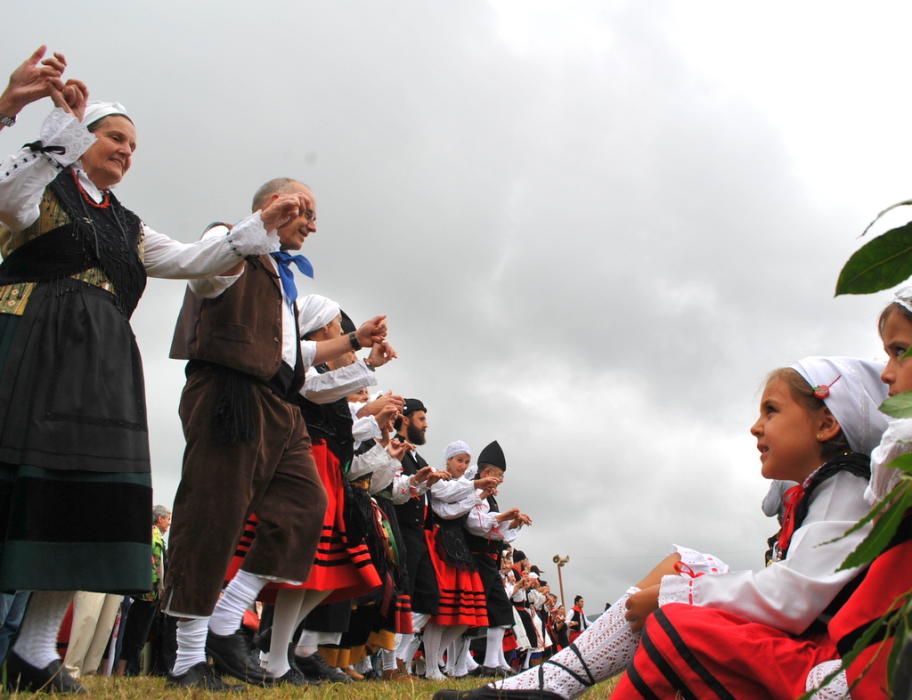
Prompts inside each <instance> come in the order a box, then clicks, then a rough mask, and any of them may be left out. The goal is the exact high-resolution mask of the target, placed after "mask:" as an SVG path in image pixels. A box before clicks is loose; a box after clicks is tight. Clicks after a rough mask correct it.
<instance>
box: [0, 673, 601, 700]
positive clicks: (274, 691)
mask: <svg viewBox="0 0 912 700" xmlns="http://www.w3.org/2000/svg"><path fill="white" fill-rule="evenodd" d="M83 684H84V685H85V686H86V688H88V690H89V693H90V694H91V697H93V698H121V699H122V700H140V699H142V700H146V699H147V698H201V697H207V696H210V695H214V694H212V693H204V692H202V691H183V692H178V691H174V690H170V689H168V688H166V687H165V681H164V679H163V678H153V677H149V676H140V677H138V678H101V677H89V678H85V679H83ZM478 685H480V683H479V682H478V680H477V679H471V680H461V681H448V682H445V683H432V682H430V681H426V680H423V679H420V678H418V679H415V680H409V681H399V682H380V681H363V682H360V683H346V684H344V685H343V684H339V683H334V684H327V685H321V686H318V687H312V688H309V689H308V690H307V691H306V697H307V698H310V699H311V700H347V699H348V698H355V699H363V700H424V699H426V698H430V697H431V696H432V695H433V694H434V692H435V691H437V690H440V689H441V688H460V689H469V688H475V687H477V686H478ZM612 686H613V682H612V681H608V682H605V683H600V684H599V685H597V686H596V687H594V688H591V689H590V690H589V691H588V692H587V693H586V694H585V695H584V696H583V697H584V698H586V700H596V698H598V699H599V700H602V699H603V698H605V697H607V695H608V691H609V690H610V689H611V687H612ZM302 695H304V693H302V691H301V689H300V688H294V687H280V688H268V689H265V688H253V687H250V688H249V691H248V692H247V693H246V694H244V695H243V696H241V697H246V698H257V699H259V698H263V699H264V700H265V699H267V698H269V699H270V700H284V699H285V698H288V699H289V700H290V699H291V698H300V697H302ZM9 697H13V698H25V697H47V696H39V695H35V694H31V693H14V694H12V695H10V696H9ZM220 697H221V696H220Z"/></svg>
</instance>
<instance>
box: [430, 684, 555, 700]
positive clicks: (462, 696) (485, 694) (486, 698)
mask: <svg viewBox="0 0 912 700" xmlns="http://www.w3.org/2000/svg"><path fill="white" fill-rule="evenodd" d="M434 700H563V697H562V696H560V695H558V694H557V693H552V692H551V691H549V690H498V689H497V688H491V687H489V686H483V687H481V688H475V689H474V690H438V691H437V692H436V693H434Z"/></svg>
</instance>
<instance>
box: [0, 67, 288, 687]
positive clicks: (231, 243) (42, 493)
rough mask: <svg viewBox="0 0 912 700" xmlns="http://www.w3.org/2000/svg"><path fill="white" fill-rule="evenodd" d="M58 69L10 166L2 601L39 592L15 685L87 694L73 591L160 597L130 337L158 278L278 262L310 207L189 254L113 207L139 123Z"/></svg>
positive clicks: (264, 214) (3, 172)
mask: <svg viewBox="0 0 912 700" xmlns="http://www.w3.org/2000/svg"><path fill="white" fill-rule="evenodd" d="M55 56H57V57H59V59H58V61H57V62H56V63H55V65H54V66H51V68H50V69H49V68H48V67H47V66H45V67H44V69H43V73H38V72H40V71H41V70H42V68H41V66H40V64H37V62H36V61H33V60H32V59H34V58H35V57H34V56H33V57H32V59H29V61H32V62H31V63H29V61H27V62H26V64H28V65H26V64H23V66H26V70H25V71H23V67H20V68H19V69H17V71H16V72H15V73H14V74H13V77H12V78H11V82H10V87H9V88H8V89H7V92H10V91H12V92H14V93H16V94H20V95H26V96H27V97H26V98H25V101H35V100H37V99H40V98H42V97H44V96H48V97H50V98H51V100H52V101H53V103H54V109H53V111H52V112H51V113H50V115H48V117H47V119H46V120H45V121H44V124H43V126H42V128H41V134H40V137H39V139H38V140H35V141H33V142H32V143H29V144H27V145H26V146H24V147H23V148H22V150H20V151H19V152H18V153H16V154H15V155H13V156H10V157H9V158H7V159H6V160H5V161H3V162H2V163H0V224H2V225H0V253H2V255H3V263H2V264H0V590H7V591H8V590H32V591H36V593H34V594H33V595H32V598H31V603H30V605H29V609H28V611H27V613H26V617H25V620H24V622H23V625H22V629H21V633H20V636H19V639H18V641H17V642H16V644H15V646H14V647H13V649H12V651H11V652H10V655H9V661H8V671H9V679H10V684H11V685H12V686H14V687H18V688H20V689H23V690H25V689H28V690H39V689H44V690H53V691H56V692H83V688H82V687H81V686H80V685H79V683H77V682H76V681H75V680H73V679H72V678H70V677H69V676H68V675H67V673H66V671H65V670H64V669H62V668H61V664H60V659H59V657H58V655H57V650H56V635H57V630H58V627H59V625H60V622H61V619H62V618H63V615H64V613H65V611H66V608H67V606H68V604H69V603H70V601H71V599H72V595H73V593H72V592H73V591H74V590H89V591H99V592H111V593H139V592H143V591H148V590H150V588H151V583H152V581H151V576H150V569H149V562H150V560H151V548H150V545H151V543H150V536H149V522H150V517H151V509H152V503H151V480H150V463H149V441H148V429H147V422H146V404H145V395H144V387H143V373H142V364H141V360H140V356H139V351H138V348H137V346H136V341H135V339H134V337H133V333H132V330H131V328H130V322H129V319H130V316H131V314H132V313H133V310H134V309H135V308H136V305H137V302H138V301H139V298H140V296H141V295H142V292H143V289H144V288H145V284H146V277H147V275H150V276H153V277H166V278H180V279H188V278H196V277H206V276H211V275H214V274H221V273H224V272H226V271H228V270H230V269H232V268H234V267H235V266H236V265H237V264H238V262H240V261H241V259H242V258H243V257H244V256H247V255H259V254H263V253H266V252H270V251H273V250H277V249H278V240H277V238H276V237H275V235H274V233H275V229H276V228H277V227H278V226H280V225H281V224H283V223H284V222H285V221H288V220H289V219H290V218H292V217H294V216H297V215H298V212H299V210H300V209H301V208H302V206H303V203H302V202H301V200H300V197H299V196H297V195H286V196H283V197H280V198H279V199H277V200H276V201H274V202H273V203H272V204H271V205H270V206H269V207H267V208H266V209H264V210H262V211H259V212H255V213H254V214H253V215H252V216H249V217H247V218H246V219H244V220H243V221H241V222H239V223H238V224H237V225H236V226H234V227H233V228H232V229H231V230H230V231H229V232H228V233H227V234H226V235H225V236H222V237H218V238H210V239H207V240H204V241H198V242H196V243H191V244H185V243H180V242H178V241H175V240H173V239H171V238H169V237H167V236H165V235H163V234H161V233H157V232H156V231H153V230H152V229H151V228H149V227H148V226H146V225H145V224H144V223H143V222H142V221H141V220H140V218H139V217H138V216H137V215H136V214H134V213H133V212H132V211H130V210H129V209H127V208H126V207H124V206H123V205H122V204H121V203H120V202H119V201H118V199H117V197H115V196H114V194H113V193H112V192H111V188H113V187H114V186H116V185H117V184H118V183H119V182H120V181H121V180H122V179H123V177H124V175H126V173H127V171H128V170H129V169H130V166H131V163H132V159H133V153H134V150H135V149H136V128H135V125H134V123H133V120H132V118H131V117H130V116H129V114H128V113H127V111H126V109H125V108H124V107H123V106H122V105H120V104H118V103H111V102H108V103H101V102H96V103H91V104H87V98H88V90H87V89H86V87H85V85H84V84H83V83H81V82H79V81H75V80H68V81H67V82H66V83H63V82H62V79H61V78H60V74H61V73H62V71H63V68H64V67H65V59H63V58H62V56H60V55H59V54H55ZM55 69H56V70H55ZM42 76H44V77H43V78H42ZM17 81H18V82H20V83H23V84H24V82H25V81H28V87H29V90H28V91H25V90H24V89H17ZM36 83H38V85H39V87H38V88H37V89H36V87H35V85H36ZM21 103H22V102H21V101H20V105H21Z"/></svg>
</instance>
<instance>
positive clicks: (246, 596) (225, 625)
mask: <svg viewBox="0 0 912 700" xmlns="http://www.w3.org/2000/svg"><path fill="white" fill-rule="evenodd" d="M267 583H268V581H267V580H266V579H265V578H263V577H262V576H257V575H256V574H251V573H249V572H247V571H244V570H243V569H240V570H238V572H237V573H236V574H235V575H234V578H233V579H231V582H230V583H229V584H228V585H227V586H226V587H225V592H224V593H222V597H221V598H219V602H218V603H217V604H216V606H215V610H213V611H212V617H210V618H209V629H210V630H212V632H213V634H217V635H219V636H220V637H226V636H228V635H229V634H234V633H235V632H237V631H238V628H239V627H240V626H241V620H242V619H243V618H244V612H245V611H246V610H247V608H249V607H250V606H251V605H253V604H254V603H255V602H256V599H257V596H258V595H259V594H260V591H262V590H263V587H264V586H265V585H266V584H267Z"/></svg>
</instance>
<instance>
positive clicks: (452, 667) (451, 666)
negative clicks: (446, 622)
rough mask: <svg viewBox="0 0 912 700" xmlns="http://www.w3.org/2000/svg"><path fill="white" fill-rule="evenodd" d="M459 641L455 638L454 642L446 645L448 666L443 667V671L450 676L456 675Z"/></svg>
mask: <svg viewBox="0 0 912 700" xmlns="http://www.w3.org/2000/svg"><path fill="white" fill-rule="evenodd" d="M459 641H460V640H458V639H454V640H453V641H452V642H450V643H449V644H447V647H446V666H445V667H444V669H443V672H444V673H445V674H447V675H448V676H454V675H456V661H457V658H458V656H457V655H458V654H459Z"/></svg>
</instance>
